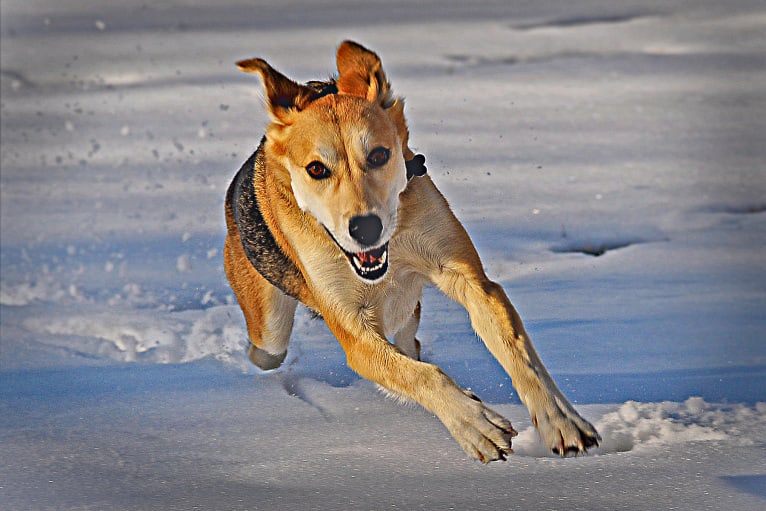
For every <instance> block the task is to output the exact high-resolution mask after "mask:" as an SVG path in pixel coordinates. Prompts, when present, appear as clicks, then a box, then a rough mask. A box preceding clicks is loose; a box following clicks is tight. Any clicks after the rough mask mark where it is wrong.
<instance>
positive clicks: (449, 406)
mask: <svg viewBox="0 0 766 511" xmlns="http://www.w3.org/2000/svg"><path fill="white" fill-rule="evenodd" d="M323 315H324V319H325V321H326V323H327V325H328V326H329V327H330V330H332V332H333V333H334V334H335V336H336V337H337V338H338V340H339V341H340V343H341V345H342V346H343V349H344V351H345V352H346V358H347V361H348V365H349V367H351V368H352V369H353V370H354V371H356V372H357V373H359V374H360V375H361V376H363V377H364V378H367V379H369V380H371V381H374V382H375V383H377V384H379V385H381V386H382V387H383V388H385V389H386V390H388V391H390V392H392V393H394V394H396V395H398V396H402V397H405V398H408V399H412V400H414V401H417V402H418V403H420V404H421V405H422V406H423V407H424V408H426V409H427V410H429V411H430V412H432V413H434V414H435V415H436V416H437V417H439V419H440V420H441V421H442V422H443V423H444V425H445V426H446V427H447V429H448V430H449V431H450V433H451V434H452V436H453V437H454V438H455V440H457V442H458V443H459V444H460V446H461V447H462V448H463V450H464V451H465V452H466V453H468V455H469V456H471V457H473V458H475V459H477V460H479V461H481V462H483V463H487V462H489V461H494V460H501V459H505V455H506V454H508V453H511V452H513V451H512V450H511V438H512V437H514V436H516V431H514V429H513V427H512V426H511V423H510V422H509V421H508V420H507V419H506V418H505V417H503V416H501V415H500V414H498V413H496V412H494V411H493V410H491V409H489V408H488V407H487V406H485V405H484V404H483V403H482V402H481V401H480V400H479V399H478V398H476V397H475V396H474V395H473V394H472V393H470V392H466V391H464V390H462V389H461V388H460V387H459V386H458V385H457V384H456V383H455V382H454V381H453V380H452V379H451V378H450V377H448V376H447V375H446V374H444V373H443V372H442V371H441V369H439V368H438V367H437V366H435V365H432V364H427V363H424V362H420V361H417V360H414V359H412V358H410V357H408V356H407V355H405V354H404V353H402V352H401V351H400V350H399V349H397V348H396V347H395V346H394V345H392V344H390V343H389V342H388V341H387V340H386V339H385V338H384V337H383V336H382V334H381V333H380V332H377V331H376V329H375V328H374V326H373V325H372V324H370V322H367V321H365V320H364V318H363V316H362V315H361V314H360V317H359V318H358V321H356V320H352V321H351V323H352V324H348V325H344V324H343V323H348V322H349V320H348V316H346V317H345V321H343V320H341V319H339V318H338V317H336V316H334V315H328V314H323ZM354 323H358V324H354ZM352 331H353V332H354V333H353V334H352V333H351V332H352Z"/></svg>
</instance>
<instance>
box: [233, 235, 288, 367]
mask: <svg viewBox="0 0 766 511" xmlns="http://www.w3.org/2000/svg"><path fill="white" fill-rule="evenodd" d="M224 268H225V270H226V276H227V277H228V278H229V283H230V284H231V288H232V289H233V290H234V295H235V296H236V297H237V301H238V302H239V306H240V308H241V309H242V313H243V314H244V316H245V322H246V323H247V333H248V336H249V337H250V343H251V347H250V361H251V362H253V364H255V365H256V366H258V367H260V368H261V369H263V370H269V369H275V368H277V367H279V366H280V365H281V364H282V362H283V361H284V359H285V356H286V355H287V344H288V343H289V341H290V333H291V332H292V329H293V318H294V316H295V308H296V306H297V305H298V302H297V300H295V299H293V298H291V297H289V296H287V295H286V294H284V293H283V292H282V291H281V290H280V289H278V288H276V287H275V286H273V285H272V284H271V283H269V282H268V281H267V280H266V279H265V278H263V276H261V274H260V273H258V272H257V271H256V270H255V268H253V265H252V264H250V261H249V260H248V259H247V256H246V255H245V251H244V250H243V249H242V243H241V242H240V240H239V236H238V235H237V234H232V233H231V232H230V233H229V235H228V236H227V237H226V244H225V245H224Z"/></svg>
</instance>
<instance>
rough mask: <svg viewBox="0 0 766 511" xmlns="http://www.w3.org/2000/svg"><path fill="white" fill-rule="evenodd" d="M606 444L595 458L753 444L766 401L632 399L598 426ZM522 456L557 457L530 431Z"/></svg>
mask: <svg viewBox="0 0 766 511" xmlns="http://www.w3.org/2000/svg"><path fill="white" fill-rule="evenodd" d="M595 425H596V428H597V429H598V431H599V433H600V434H601V437H602V442H601V446H600V447H599V448H598V449H594V450H593V451H591V453H592V454H611V453H619V452H628V451H639V450H650V449H656V448H659V447H663V446H667V445H671V444H673V445H678V444H683V443H688V442H714V441H722V440H733V441H736V442H738V443H740V444H741V445H752V444H753V442H754V440H753V439H754V438H757V437H758V436H759V431H763V429H764V427H766V403H756V404H755V406H753V407H750V406H747V405H744V404H736V405H723V404H711V403H707V402H705V400H704V399H702V398H700V397H691V398H689V399H687V400H686V401H684V402H682V403H676V402H669V401H664V402H660V403H639V402H636V401H627V402H625V403H624V404H622V405H620V407H619V408H618V409H617V410H616V411H613V412H609V413H606V414H604V415H603V416H602V417H601V419H600V420H598V421H597V422H596V424H595ZM513 448H514V451H515V452H516V454H518V455H522V456H536V457H539V456H553V454H551V453H550V452H549V451H548V450H547V449H545V447H544V446H543V445H542V444H541V443H540V441H539V438H538V435H537V431H536V430H535V428H533V427H530V428H527V429H525V430H524V431H522V432H521V433H520V434H519V436H518V437H517V438H516V439H515V440H514V445H513Z"/></svg>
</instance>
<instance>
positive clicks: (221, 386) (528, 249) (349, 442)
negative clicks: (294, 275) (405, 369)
mask: <svg viewBox="0 0 766 511" xmlns="http://www.w3.org/2000/svg"><path fill="white" fill-rule="evenodd" d="M255 4H256V2H246V1H244V0H222V1H218V2H201V1H195V0H187V1H181V0H174V1H168V2H161V3H160V2H158V3H156V4H151V3H148V2H143V1H139V0H122V1H121V2H94V1H90V0H66V1H63V0H32V1H30V0H3V2H2V7H1V8H2V13H1V14H2V16H1V18H0V19H1V23H2V27H1V30H2V32H1V34H2V44H1V45H0V49H1V52H2V66H1V71H2V74H1V77H2V83H1V85H2V89H1V90H2V102H1V103H2V126H1V127H2V149H1V154H0V155H1V157H2V159H1V160H0V163H1V164H2V173H0V185H1V186H0V208H1V209H0V236H1V238H0V241H1V243H0V258H1V259H0V263H1V264H2V273H1V274H0V314H1V316H0V460H1V461H0V509H2V510H9V511H10V510H14V511H16V510H48V509H50V510H53V509H56V510H96V509H120V510H149V509H151V510H154V509H157V510H159V509H161V510H173V509H179V510H180V509H184V510H188V509H214V510H236V509H248V510H254V509H368V510H379V509H392V508H393V509H490V508H492V509H494V508H498V509H524V510H558V509H562V510H563V509H566V510H570V509H583V510H600V509H603V510H618V509H621V510H622V509H636V510H639V509H689V510H701V509H737V510H760V509H763V508H764V506H766V433H765V431H766V335H765V334H764V332H766V258H764V248H766V241H765V240H766V168H765V164H764V162H766V144H765V143H764V142H766V139H764V133H766V87H764V84H766V6H764V4H763V2H762V1H759V0H743V1H734V2H712V1H707V0H698V1H691V0H689V1H687V0H670V1H662V2H660V1H653V2H652V1H649V2H646V1H645V2H638V1H623V2H604V1H597V0H575V1H571V2H552V1H548V2H545V1H538V2H522V1H519V2H506V1H499V0H498V1H487V2H463V1H460V0H446V1H436V0H421V1H418V2H412V3H410V2H404V1H398V2H377V3H372V2H370V3H359V2H350V1H344V0H321V1H309V0H303V1H294V0H291V1H289V2H286V1H272V2H257V4H260V5H258V6H257V7H256V6H255ZM346 38H352V39H356V40H358V41H360V42H362V43H363V44H365V45H368V46H369V47H371V48H373V49H375V50H376V51H377V52H378V53H379V54H380V55H381V56H382V58H383V61H384V65H385V66H386V69H387V70H388V72H389V76H390V78H391V79H392V82H393V84H394V87H395V89H396V91H397V92H399V93H400V94H402V95H404V96H406V98H407V105H408V110H407V111H408V116H409V119H410V126H411V131H412V143H413V145H414V146H415V147H416V148H417V149H418V150H419V151H421V152H423V153H424V154H426V156H427V158H428V168H429V172H430V174H431V176H432V177H433V179H434V180H435V181H436V183H437V185H438V186H439V187H440V188H441V189H442V191H443V192H444V193H445V195H446V196H447V197H448V199H449V200H450V202H451V203H452V205H453V208H454V210H455V211H456V213H457V214H458V216H459V217H460V218H461V219H462V220H463V221H464V222H465V224H466V227H467V228H468V230H469V232H470V233H471V235H472V237H473V238H474V241H475V243H476V244H477V246H478V248H479V250H480V252H481V253H482V256H483V258H484V262H485V265H486V267H487V270H488V272H489V273H490V274H491V275H492V276H493V277H494V278H495V279H497V280H498V281H500V282H502V284H503V285H504V287H505V288H506V289H507V291H508V292H509V295H510V296H511V299H512V300H513V301H514V303H515V305H516V306H517V308H518V309H519V310H520V312H521V314H522V317H523V318H524V319H525V322H526V324H527V326H528V330H529V331H530V334H531V335H532V337H533V339H534V341H535V343H536V345H537V347H538V350H539V351H540V353H541V356H542V357H543V359H544V360H545V362H546V364H547V365H548V368H549V369H550V371H551V372H552V374H553V375H554V377H555V378H556V380H557V381H558V383H559V384H560V386H561V387H562V389H563V390H564V392H565V393H566V394H567V395H568V396H569V397H570V398H571V399H572V400H573V402H575V403H576V404H577V405H578V408H579V409H580V410H581V412H582V413H583V414H584V415H585V416H586V417H588V418H589V419H591V420H592V421H594V422H595V424H596V425H597V427H598V429H599V430H600V432H601V434H602V436H603V437H604V442H603V445H602V447H601V448H599V449H597V450H594V451H592V452H591V453H590V454H589V455H588V456H585V457H580V458H569V459H559V458H555V457H552V456H550V455H548V453H545V452H544V451H543V450H542V449H541V448H540V445H539V444H538V442H537V437H536V433H535V431H534V430H533V429H532V428H531V425H530V421H529V417H528V415H527V412H526V410H525V409H524V408H523V407H522V406H521V405H520V404H519V400H518V397H517V396H516V395H515V393H514V391H513V389H512V387H511V383H510V380H509V379H508V377H507V376H505V375H504V374H503V373H502V371H501V370H500V369H499V367H498V365H497V364H496V362H494V361H493V360H492V358H491V357H490V356H489V355H488V353H487V352H486V350H484V348H483V347H482V345H481V343H480V341H479V340H477V339H476V337H475V336H474V334H473V333H472V332H471V329H470V324H469V322H468V319H467V317H466V315H465V313H464V312H463V311H462V310H461V309H460V308H459V307H458V306H457V305H455V304H453V303H452V302H450V301H449V300H447V299H445V298H443V297H442V296H441V295H439V294H438V293H436V292H435V291H433V290H427V291H426V294H425V297H424V303H423V321H422V326H421V330H420V333H419V338H420V339H421V341H422V343H423V348H424V357H425V358H426V359H427V360H430V361H432V362H435V363H437V364H439V365H440V366H441V367H443V368H444V369H445V370H446V371H447V372H448V373H449V374H450V375H451V376H453V377H454V378H455V379H456V380H457V381H458V382H459V383H460V384H462V385H464V386H466V387H470V388H472V389H473V390H474V391H475V392H476V393H477V394H479V395H480V396H481V397H482V398H484V400H485V401H488V402H490V403H493V407H494V408H496V409H497V410H498V411H500V412H502V413H504V414H505V415H506V416H508V417H509V418H510V419H511V420H512V421H513V422H514V426H515V427H516V429H518V430H519V431H521V433H520V435H519V437H518V438H517V439H516V440H515V442H514V449H515V451H516V455H514V456H512V457H511V458H510V459H509V460H508V461H507V462H505V463H494V464H490V465H489V466H482V465H479V464H475V463H473V462H471V461H469V460H468V459H467V458H466V457H465V455H464V454H463V453H462V451H461V450H460V448H459V447H458V446H457V444H456V443H455V442H454V441H453V440H452V439H451V438H450V437H449V435H448V433H447V431H446V430H445V428H444V427H443V426H442V425H441V424H440V423H439V422H438V420H437V419H436V418H435V417H433V416H431V415H430V414H428V413H426V412H425V411H423V410H422V409H420V408H418V407H414V406H402V405H399V404H397V403H395V402H393V401H391V400H389V399H386V398H385V397H383V396H382V395H381V394H380V393H379V392H378V391H377V390H376V389H375V387H374V386H373V385H372V384H370V383H368V382H366V381H363V380H360V379H359V378H358V377H357V376H356V375H355V374H354V373H353V372H351V371H350V370H349V369H348V368H347V367H346V366H345V363H344V356H343V353H342V351H341V350H340V348H339V347H338V345H337V342H336V341H335V340H334V339H333V338H332V336H331V335H330V334H329V332H328V331H327V329H326V327H325V326H324V324H323V323H321V322H320V321H316V320H312V319H311V317H310V315H309V314H308V313H307V312H306V311H305V310H300V309H299V312H298V317H297V321H296V327H295V330H294V333H293V336H292V341H291V346H290V352H289V356H288V359H287V362H286V364H285V366H283V368H281V369H279V370H277V371H274V372H270V373H260V372H258V371H257V370H255V369H254V368H252V367H250V366H249V365H248V363H247V362H246V356H245V347H246V340H245V332H244V325H243V320H242V317H241V314H240V312H239V309H238V307H237V305H236V304H235V303H234V300H233V296H232V294H231V292H230V290H229V288H228V286H227V284H226V281H225V277H224V276H223V271H222V265H221V246H222V241H223V232H224V226H223V214H222V199H223V194H224V191H225V189H226V186H227V184H228V182H229V180H230V179H231V177H232V176H233V174H234V172H235V171H236V170H237V169H238V168H239V166H240V165H241V163H242V161H244V160H245V159H246V158H247V156H248V155H249V154H250V153H251V152H252V150H253V149H254V147H255V146H256V145H257V143H258V141H259V139H260V137H261V135H262V132H263V128H264V124H265V122H266V117H265V115H264V112H263V109H262V103H261V101H262V100H261V85H260V83H259V82H258V80H257V79H254V78H253V77H252V76H246V75H244V74H241V73H238V72H237V71H236V69H235V68H234V66H233V62H235V61H236V60H238V59H241V58H246V57H251V56H261V57H265V58H267V59H269V61H270V62H271V63H272V64H273V65H275V66H276V67H277V68H278V69H280V70H282V71H284V72H285V73H286V74H288V75H290V76H293V77H295V78H297V79H302V80H308V79H313V78H322V77H326V76H327V75H328V74H329V73H331V72H332V70H333V65H334V49H335V47H336V46H337V44H338V43H339V42H340V41H341V40H343V39H346Z"/></svg>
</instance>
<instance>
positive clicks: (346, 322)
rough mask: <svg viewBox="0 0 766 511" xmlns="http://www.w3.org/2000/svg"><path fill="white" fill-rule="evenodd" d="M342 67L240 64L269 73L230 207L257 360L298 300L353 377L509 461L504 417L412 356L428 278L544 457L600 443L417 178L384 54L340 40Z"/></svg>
mask: <svg viewBox="0 0 766 511" xmlns="http://www.w3.org/2000/svg"><path fill="white" fill-rule="evenodd" d="M337 63H338V73H339V74H338V77H337V78H336V79H333V80H331V81H328V82H309V83H308V84H306V85H300V84H298V83H295V82H293V81H292V80H290V79H288V78H286V77H285V76H283V75H282V74H280V73H279V72H277V71H275V70H274V69H273V68H271V66H269V65H268V64H267V63H266V62H265V61H263V60H260V59H251V60H245V61H242V62H239V63H238V66H239V68H240V69H241V70H243V71H245V72H248V73H258V74H260V75H261V77H262V79H263V82H264V85H265V89H266V99H267V104H268V111H269V114H270V116H271V123H270V124H269V125H268V127H267V129H266V136H265V137H264V138H263V140H262V142H261V144H260V147H259V148H258V150H257V151H256V152H255V153H254V154H253V155H252V156H251V157H250V159H249V160H248V161H247V162H246V163H245V164H244V165H243V167H242V168H241V169H240V171H239V173H238V174H237V176H236V177H235V178H234V181H233V182H232V184H231V186H230V187H229V190H228V193H227V198H226V222H227V225H228V236H227V238H226V246H225V250H224V264H225V268H226V274H227V276H228V278H229V281H230V283H231V287H232V288H233V290H234V293H235V294H236V296H237V300H238V301H239V305H240V307H241V308H242V312H243V313H244V315H245V320H246V322H247V330H248V334H249V336H250V341H251V342H252V344H253V348H252V350H251V359H252V360H253V362H255V363H256V364H257V365H258V366H260V367H261V368H263V369H273V368H275V367H278V366H279V365H280V364H281V363H282V361H283V360H284V357H285V353H286V350H287V344H288V341H289V337H290V332H291V330H292V325H293V315H294V312H295V308H296V305H297V303H298V301H300V302H302V303H304V304H305V305H307V306H308V307H309V308H311V309H312V310H314V311H316V312H317V313H318V314H320V315H321V316H322V317H323V318H324V320H325V321H326V322H327V325H328V326H329V328H330V330H331V331H332V332H333V333H334V334H335V336H336V337H337V338H338V340H339V341H340V343H341V345H342V346H343V349H344V350H345V353H346V357H347V361H348V364H349V366H350V367H351V368H352V369H354V370H355V371H356V372H358V373H359V374H360V375H362V376H363V377H365V378H368V379H370V380H372V381H374V382H376V383H378V384H379V385H381V386H382V387H384V388H385V389H387V390H388V391H390V392H392V393H394V394H396V395H398V396H403V397H405V398H407V399H412V400H415V401H417V402H418V403H420V404H421V405H422V406H424V407H425V408H426V409H428V410H430V411H431V412H433V413H434V414H436V415H437V416H438V417H439V419H441V421H442V422H443V423H444V425H445V426H446V427H447V428H448V429H449V431H450V433H451V434H452V436H453V437H454V438H455V439H456V440H457V441H458V443H459V444H460V446H461V447H462V448H463V449H464V450H465V451H466V452H467V453H468V454H469V455H470V456H472V457H474V458H476V459H478V460H481V461H482V462H488V461H492V460H498V459H504V458H505V455H506V454H507V453H511V452H512V450H511V438H512V437H513V436H515V435H516V432H515V431H514V430H513V428H512V427H511V423H510V422H509V421H508V420H507V419H505V418H504V417H502V416H501V415H499V414H497V413H495V412H494V411H492V410H491V409H489V408H488V407H487V406H485V405H484V404H483V403H482V402H481V401H480V400H479V399H478V398H477V397H476V396H475V395H473V394H472V393H471V392H467V391H465V390H463V389H461V388H460V387H458V386H457V384H456V383H455V382H454V381H453V380H452V379H451V378H450V377H448V376H447V375H446V374H444V373H443V372H442V371H441V370H440V369H439V368H438V367H436V366H434V365H432V364H428V363H425V362H421V361H420V360H419V358H420V345H419V343H418V341H417V340H416V339H415V332H416V331H417V328H418V324H419V321H420V298H421V292H422V288H423V286H424V285H426V284H429V283H431V284H435V285H436V286H437V287H438V288H439V289H440V290H441V291H442V292H444V293H445V294H446V295H447V296H449V297H450V298H452V299H454V300H456V301H457V302H459V303H460V304H462V305H463V306H464V307H465V308H466V309H467V310H468V312H469V314H470V318H471V323H472V325H473V327H474V329H475V330H476V332H477V333H478V334H479V335H480V336H481V338H482V339H483V341H484V343H485V344H486V346H487V348H488V349H489V351H490V352H491V353H492V354H493V355H494V356H495V358H497V360H498V361H500V363H501V364H502V366H503V367H504V368H505V370H506V371H507V372H508V373H509V374H510V376H511V378H512V380H513V384H514V386H515V388H516V390H517V391H518V393H519V396H520V398H521V400H522V401H523V402H524V403H525V404H526V406H527V407H528V408H529V412H530V414H531V416H532V421H533V422H534V424H535V426H537V428H538V430H539V432H540V435H541V436H542V439H543V442H545V444H546V445H547V446H548V447H549V448H550V449H551V450H553V451H554V452H557V453H560V454H561V455H566V454H568V453H575V454H576V453H581V452H585V451H586V450H587V449H588V448H589V447H592V446H594V445H598V442H599V440H600V437H599V435H598V433H597V432H596V430H595V429H594V428H593V426H592V425H591V424H589V423H588V422H587V421H586V420H584V419H583V418H582V417H580V415H578V413H577V412H576V411H575V409H574V408H573V407H572V405H571V404H570V403H569V401H567V399H566V398H565V397H564V395H563V394H562V393H561V391H560V390H559V389H558V388H557V387H556V385H555V383H554V382H553V380H552V378H551V377H550V375H549V374H548V372H547V371H546V369H545V367H543V364H542V362H541V361H540V358H539V357H538V355H537V353H536V352H535V350H534V348H533V347H532V343H531V341H530V340H529V337H528V336H527V333H526V332H525V331H524V326H523V325H522V322H521V319H520V318H519V316H518V314H517V313H516V311H515V310H514V308H513V306H512V305H511V303H510V301H509V300H508V298H507V297H506V295H505V292H504V291H503V289H502V288H501V287H500V286H499V285H498V284H496V283H494V282H492V281H490V280H489V279H488V278H487V276H486V275H485V274H484V271H483V269H482V263H481V261H480V260H479V256H478V254H477V253H476V250H475V249H474V246H473V244H472V243H471V240H470V239H469V237H468V235H467V234H466V232H465V230H464V229H463V227H462V225H461V224H460V223H459V222H458V220H457V219H456V218H455V216H454V215H453V213H452V211H451V210H450V208H449V206H448V205H447V202H446V201H445V199H444V197H443V196H442V195H441V193H439V191H438V190H437V189H436V187H435V186H434V184H433V182H432V181H431V179H430V178H429V177H428V176H427V175H423V174H425V167H424V166H423V162H424V159H423V157H422V156H420V155H417V156H416V155H414V154H413V152H412V151H411V150H410V149H409V148H408V131H407V124H406V121H405V118H404V104H403V101H402V100H401V99H400V98H397V97H394V96H393V95H392V92H391V88H390V84H389V83H388V81H387V79H386V75H385V73H384V72H383V68H382V66H381V63H380V59H379V58H378V56H377V55H376V54H375V53H373V52H371V51H369V50H367V49H365V48H363V47H362V46H360V45H358V44H356V43H353V42H350V41H346V42H344V43H343V44H341V46H340V47H339V48H338V55H337ZM413 176H417V177H413ZM388 339H390V340H391V341H392V342H389V341H388Z"/></svg>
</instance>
